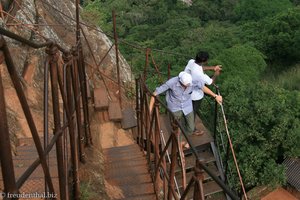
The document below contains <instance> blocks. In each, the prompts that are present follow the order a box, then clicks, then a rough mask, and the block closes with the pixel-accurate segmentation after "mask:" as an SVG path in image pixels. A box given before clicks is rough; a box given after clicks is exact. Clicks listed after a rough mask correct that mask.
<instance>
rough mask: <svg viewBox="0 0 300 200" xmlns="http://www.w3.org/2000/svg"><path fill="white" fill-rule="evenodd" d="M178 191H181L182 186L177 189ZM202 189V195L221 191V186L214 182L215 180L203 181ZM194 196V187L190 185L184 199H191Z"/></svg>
mask: <svg viewBox="0 0 300 200" xmlns="http://www.w3.org/2000/svg"><path fill="white" fill-rule="evenodd" d="M179 190H180V193H181V194H182V193H183V190H182V188H180V189H179ZM203 191H204V196H209V195H213V194H215V193H219V192H222V191H223V190H222V188H221V187H220V186H219V185H218V184H217V183H216V182H215V181H210V182H207V183H203ZM193 196H194V187H192V188H191V189H190V190H189V192H188V194H187V196H186V199H193Z"/></svg>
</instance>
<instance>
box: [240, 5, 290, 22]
mask: <svg viewBox="0 0 300 200" xmlns="http://www.w3.org/2000/svg"><path fill="white" fill-rule="evenodd" d="M291 7H292V3H291V2H290V1H289V0H259V1H257V0H241V1H240V2H239V3H238V4H237V5H236V7H235V12H236V17H237V18H238V19H239V20H253V21H257V20H261V19H263V18H265V17H269V16H273V15H275V14H277V13H279V12H281V11H284V10H287V9H288V8H291Z"/></svg>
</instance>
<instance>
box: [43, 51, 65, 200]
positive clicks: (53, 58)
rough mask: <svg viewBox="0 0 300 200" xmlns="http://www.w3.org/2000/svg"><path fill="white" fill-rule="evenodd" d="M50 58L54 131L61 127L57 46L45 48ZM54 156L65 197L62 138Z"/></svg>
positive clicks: (58, 141) (61, 192) (61, 193)
mask: <svg viewBox="0 0 300 200" xmlns="http://www.w3.org/2000/svg"><path fill="white" fill-rule="evenodd" d="M46 52H47V54H48V55H49V58H50V59H49V60H50V76H51V93H52V105H53V106H52V107H53V118H54V132H57V131H58V130H60V129H61V119H60V109H59V92H58V69H57V68H58V66H57V60H58V55H57V48H56V47H54V46H50V47H49V48H47V50H46ZM56 156H57V170H58V177H59V190H60V198H61V199H67V191H66V187H65V185H66V181H65V180H66V179H65V178H66V177H65V176H66V174H65V171H64V169H65V167H64V166H65V160H64V156H63V140H62V137H59V138H58V139H57V141H56Z"/></svg>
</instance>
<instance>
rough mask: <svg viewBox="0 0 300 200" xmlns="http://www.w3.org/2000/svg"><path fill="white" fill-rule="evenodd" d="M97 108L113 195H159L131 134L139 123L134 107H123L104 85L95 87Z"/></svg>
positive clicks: (145, 198)
mask: <svg viewBox="0 0 300 200" xmlns="http://www.w3.org/2000/svg"><path fill="white" fill-rule="evenodd" d="M94 110H95V111H96V116H97V118H98V120H99V122H100V137H99V138H100V141H101V142H100V143H101V146H102V149H103V155H104V160H105V164H104V165H105V167H104V171H105V172H104V173H105V182H106V183H105V185H106V188H107V193H108V195H109V196H110V198H111V199H128V200H154V199H157V198H156V195H155V192H154V185H153V182H152V179H151V176H150V172H149V170H148V164H147V160H146V157H145V155H144V153H143V151H142V150H141V149H140V148H139V146H138V145H137V144H136V143H135V141H134V140H133V139H132V138H130V136H129V135H130V132H131V130H127V129H131V128H133V127H135V126H136V124H137V123H136V118H135V114H134V111H133V109H132V108H129V107H125V108H123V109H121V107H120V105H119V102H118V101H114V98H113V100H110V99H109V98H108V95H107V92H106V91H105V89H104V88H97V89H94Z"/></svg>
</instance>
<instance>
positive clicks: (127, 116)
mask: <svg viewBox="0 0 300 200" xmlns="http://www.w3.org/2000/svg"><path fill="white" fill-rule="evenodd" d="M121 125H122V128H123V129H130V128H133V127H136V126H137V118H136V114H135V111H134V110H133V109H132V108H125V109H124V110H123V111H122V122H121Z"/></svg>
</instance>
